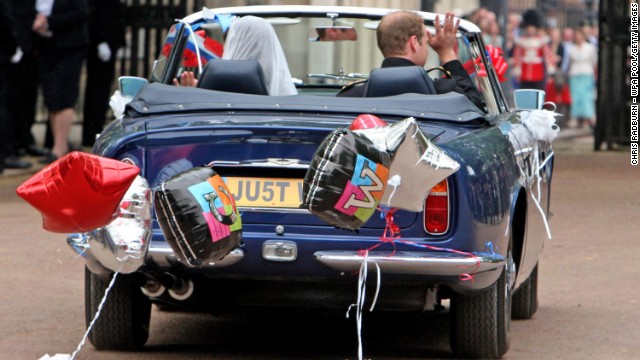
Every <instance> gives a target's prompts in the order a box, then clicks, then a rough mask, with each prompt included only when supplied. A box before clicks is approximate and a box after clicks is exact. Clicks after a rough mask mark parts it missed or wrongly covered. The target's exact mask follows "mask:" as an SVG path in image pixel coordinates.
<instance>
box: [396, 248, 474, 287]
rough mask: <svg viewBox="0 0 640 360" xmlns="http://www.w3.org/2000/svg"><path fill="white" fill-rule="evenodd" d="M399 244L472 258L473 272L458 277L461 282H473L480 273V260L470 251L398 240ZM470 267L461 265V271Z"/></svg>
mask: <svg viewBox="0 0 640 360" xmlns="http://www.w3.org/2000/svg"><path fill="white" fill-rule="evenodd" d="M398 241H399V242H401V243H403V244H408V245H413V246H419V247H422V248H425V249H429V250H435V251H444V252H450V253H454V254H460V255H464V256H467V257H469V258H472V259H474V260H475V262H476V263H475V265H473V267H472V270H471V271H469V272H467V273H463V274H460V275H458V278H459V279H460V280H461V281H468V280H471V281H472V282H473V281H474V280H475V278H474V275H475V274H476V272H477V271H478V269H479V268H480V258H479V257H478V256H477V255H476V254H474V253H471V252H468V251H462V250H456V249H451V248H444V247H440V246H433V245H427V244H420V243H417V242H414V241H408V240H398ZM468 267H470V266H466V265H460V268H461V269H464V268H468Z"/></svg>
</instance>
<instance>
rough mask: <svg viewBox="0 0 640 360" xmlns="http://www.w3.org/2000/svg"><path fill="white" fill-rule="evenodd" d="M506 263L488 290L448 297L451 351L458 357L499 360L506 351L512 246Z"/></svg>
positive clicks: (507, 343) (511, 273)
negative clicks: (449, 301)
mask: <svg viewBox="0 0 640 360" xmlns="http://www.w3.org/2000/svg"><path fill="white" fill-rule="evenodd" d="M507 257H508V259H507V264H506V265H505V267H504V268H503V270H502V273H501V274H500V277H499V278H498V280H496V282H495V283H494V284H493V285H491V286H490V287H489V288H487V289H485V290H484V291H482V292H481V293H478V294H474V295H468V296H465V295H460V294H456V295H454V296H453V297H452V298H451V334H450V342H451V349H452V350H453V352H454V354H455V355H456V357H458V358H465V359H499V358H501V357H502V355H504V354H505V353H506V352H507V350H509V337H510V332H511V295H512V294H511V289H512V285H513V278H514V276H515V266H514V263H513V255H512V250H511V246H509V251H508V256H507Z"/></svg>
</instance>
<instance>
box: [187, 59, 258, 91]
mask: <svg viewBox="0 0 640 360" xmlns="http://www.w3.org/2000/svg"><path fill="white" fill-rule="evenodd" d="M198 87H199V88H202V89H208V90H218V91H227V92H234V93H243V94H254V95H269V90H268V89H267V83H266V81H265V79H264V75H263V73H262V68H261V67H260V64H259V63H258V61H257V60H222V59H219V60H211V61H209V63H207V65H206V66H205V68H204V69H203V70H202V75H200V78H199V79H198Z"/></svg>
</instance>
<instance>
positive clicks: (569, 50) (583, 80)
mask: <svg viewBox="0 0 640 360" xmlns="http://www.w3.org/2000/svg"><path fill="white" fill-rule="evenodd" d="M469 20H470V21H472V22H473V23H475V24H476V25H478V27H480V29H481V30H482V33H483V35H484V41H485V43H486V44H487V45H489V44H490V45H493V46H498V47H500V48H502V49H503V51H504V54H505V56H506V57H507V58H508V62H509V80H508V83H506V84H503V85H504V87H505V90H506V93H507V94H509V96H510V94H511V93H512V91H513V90H516V89H520V88H530V89H540V90H544V91H545V92H546V101H551V102H554V103H555V104H556V106H557V110H556V111H557V112H559V113H561V114H562V115H563V116H562V117H560V118H559V119H558V122H559V123H560V125H561V127H564V128H575V127H585V128H593V126H594V125H595V115H596V114H595V100H596V88H595V86H596V80H597V79H596V77H597V68H596V66H597V53H598V51H597V46H598V27H597V26H593V25H592V24H591V23H590V22H588V21H585V22H583V23H582V24H581V25H580V26H577V27H563V28H561V27H557V26H549V25H548V24H549V22H548V21H546V19H545V17H544V15H543V14H542V13H541V12H539V11H538V10H535V9H531V10H528V11H525V12H524V13H522V14H520V13H510V14H509V15H508V16H507V18H506V19H505V20H506V21H505V28H504V31H503V29H502V28H501V27H500V25H499V22H498V19H497V16H496V14H495V13H494V12H492V11H489V10H487V9H485V8H479V9H477V10H475V11H474V12H473V13H471V14H470V15H469Z"/></svg>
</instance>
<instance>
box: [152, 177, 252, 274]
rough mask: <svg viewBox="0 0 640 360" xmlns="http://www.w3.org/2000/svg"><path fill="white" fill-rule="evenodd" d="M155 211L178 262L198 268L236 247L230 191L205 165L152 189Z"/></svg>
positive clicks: (238, 227) (237, 227)
mask: <svg viewBox="0 0 640 360" xmlns="http://www.w3.org/2000/svg"><path fill="white" fill-rule="evenodd" d="M154 190H155V204H154V206H155V210H156V216H157V218H158V223H159V224H160V228H161V229H162V233H163V234H164V237H165V239H166V240H167V242H168V243H169V245H170V246H171V248H172V249H173V252H174V253H175V254H176V256H177V257H178V259H180V260H181V261H183V262H185V263H186V264H187V265H189V266H192V267H198V266H202V265H206V264H208V263H212V262H215V261H218V260H220V259H222V258H224V257H225V256H226V255H227V254H229V252H231V251H232V250H233V249H234V248H236V247H238V245H239V244H240V241H241V238H242V221H241V219H240V215H239V214H238V210H237V208H236V206H235V202H234V200H233V197H232V195H231V192H230V191H229V189H228V188H227V187H226V185H225V184H224V181H223V180H222V178H221V177H220V176H219V175H218V174H217V173H216V172H215V171H214V170H213V169H211V168H209V167H207V166H201V167H195V168H193V169H190V170H187V171H185V172H182V173H180V174H178V175H175V176H173V177H171V178H169V179H168V180H166V181H164V182H163V183H162V184H160V185H159V186H158V187H156V188H155V189H154Z"/></svg>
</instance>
